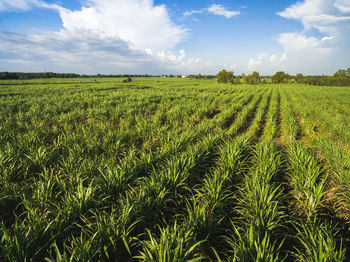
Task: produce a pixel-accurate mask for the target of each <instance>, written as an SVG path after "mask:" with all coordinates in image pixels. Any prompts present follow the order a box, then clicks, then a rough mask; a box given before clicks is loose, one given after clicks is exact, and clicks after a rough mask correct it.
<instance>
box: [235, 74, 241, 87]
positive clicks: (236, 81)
mask: <svg viewBox="0 0 350 262" xmlns="http://www.w3.org/2000/svg"><path fill="white" fill-rule="evenodd" d="M240 83H241V78H240V76H236V77H235V84H238V85H239V84H240Z"/></svg>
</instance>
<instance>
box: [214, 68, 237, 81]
mask: <svg viewBox="0 0 350 262" xmlns="http://www.w3.org/2000/svg"><path fill="white" fill-rule="evenodd" d="M216 79H217V81H218V83H220V84H227V83H231V84H233V72H232V71H226V70H225V69H223V70H221V71H220V72H219V73H218V75H217V77H216Z"/></svg>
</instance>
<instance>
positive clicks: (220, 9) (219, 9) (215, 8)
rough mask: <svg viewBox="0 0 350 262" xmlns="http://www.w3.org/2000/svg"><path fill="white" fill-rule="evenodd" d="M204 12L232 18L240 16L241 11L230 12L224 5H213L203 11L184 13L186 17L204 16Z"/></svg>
mask: <svg viewBox="0 0 350 262" xmlns="http://www.w3.org/2000/svg"><path fill="white" fill-rule="evenodd" d="M204 12H208V13H209V14H213V15H220V16H224V17H226V18H231V17H233V16H237V15H239V14H240V11H230V10H227V9H226V8H225V7H224V6H222V5H218V4H212V5H211V6H209V7H207V8H204V9H201V10H191V11H186V12H185V13H184V16H190V15H193V14H203V13H204Z"/></svg>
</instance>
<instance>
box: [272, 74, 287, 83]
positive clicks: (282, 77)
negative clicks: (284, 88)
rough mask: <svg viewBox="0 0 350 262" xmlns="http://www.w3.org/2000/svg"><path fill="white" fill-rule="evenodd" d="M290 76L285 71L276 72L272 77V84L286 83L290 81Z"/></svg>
mask: <svg viewBox="0 0 350 262" xmlns="http://www.w3.org/2000/svg"><path fill="white" fill-rule="evenodd" d="M288 78H289V75H288V74H286V73H284V72H283V71H278V72H276V73H275V74H274V75H273V76H272V77H271V80H272V83H286V82H287V81H288Z"/></svg>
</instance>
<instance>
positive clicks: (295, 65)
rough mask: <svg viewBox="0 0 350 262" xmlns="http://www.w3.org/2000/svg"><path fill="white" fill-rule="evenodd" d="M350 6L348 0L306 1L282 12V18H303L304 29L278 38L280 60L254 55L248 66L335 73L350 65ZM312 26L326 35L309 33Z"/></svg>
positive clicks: (310, 72)
mask: <svg viewBox="0 0 350 262" xmlns="http://www.w3.org/2000/svg"><path fill="white" fill-rule="evenodd" d="M349 7H350V4H349V1H345V0H335V1H334V0H304V1H303V2H297V3H296V4H294V5H292V6H290V7H288V8H286V9H285V10H283V11H282V12H279V13H278V15H280V16H281V17H283V18H287V19H294V20H298V21H300V22H301V23H302V24H303V25H304V30H303V31H302V32H286V33H282V34H280V35H279V36H278V37H277V41H278V42H279V43H280V44H281V46H282V47H283V53H282V54H281V55H279V56H278V59H273V60H274V61H270V62H269V61H267V60H266V61H264V60H263V59H258V58H252V59H251V60H249V62H248V68H251V69H253V68H254V69H259V68H261V69H264V68H265V69H266V68H267V67H270V68H278V69H283V70H286V71H288V72H290V73H293V74H295V73H298V72H304V73H307V74H320V73H329V74H332V73H334V68H345V67H349V61H350V53H349V52H348V48H349V44H350V12H349V11H350V9H349ZM311 29H316V30H317V31H319V32H320V33H321V34H323V36H321V37H315V36H310V35H308V33H309V32H310V30H311ZM274 55H275V56H276V57H277V55H276V54H274ZM265 66H267V67H265Z"/></svg>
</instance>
